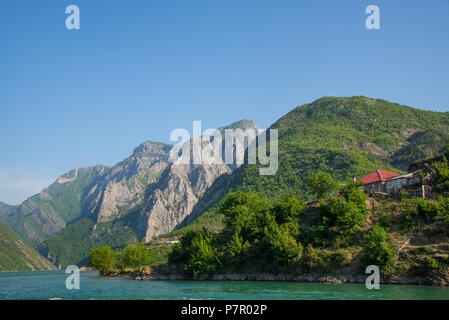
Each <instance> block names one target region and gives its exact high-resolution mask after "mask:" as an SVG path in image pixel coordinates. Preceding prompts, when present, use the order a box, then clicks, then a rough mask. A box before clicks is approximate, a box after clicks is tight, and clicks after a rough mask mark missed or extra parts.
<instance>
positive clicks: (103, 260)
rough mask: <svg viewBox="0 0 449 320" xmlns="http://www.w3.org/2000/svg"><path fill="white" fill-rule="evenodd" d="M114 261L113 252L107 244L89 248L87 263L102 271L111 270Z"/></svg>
mask: <svg viewBox="0 0 449 320" xmlns="http://www.w3.org/2000/svg"><path fill="white" fill-rule="evenodd" d="M115 262H116V255H115V252H114V251H113V250H112V249H111V248H110V247H108V246H103V247H99V248H92V249H91V250H90V257H89V264H90V265H91V266H92V267H94V268H95V269H97V270H98V271H100V272H102V273H104V272H109V271H112V270H113V269H114V265H115Z"/></svg>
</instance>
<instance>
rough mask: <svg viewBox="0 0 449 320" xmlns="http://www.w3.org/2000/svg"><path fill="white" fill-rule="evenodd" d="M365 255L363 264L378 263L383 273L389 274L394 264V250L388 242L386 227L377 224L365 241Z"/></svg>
mask: <svg viewBox="0 0 449 320" xmlns="http://www.w3.org/2000/svg"><path fill="white" fill-rule="evenodd" d="M363 248H364V255H363V257H362V260H361V266H362V267H363V268H365V267H366V266H368V265H376V266H378V267H379V269H380V271H381V272H382V273H383V274H389V273H390V272H391V269H392V266H393V264H394V251H393V248H392V247H391V246H390V245H389V244H388V235H387V232H386V231H385V229H384V228H382V227H381V226H379V225H375V226H374V227H373V228H372V229H371V230H370V231H369V232H368V233H367V234H366V235H365V238H364V242H363Z"/></svg>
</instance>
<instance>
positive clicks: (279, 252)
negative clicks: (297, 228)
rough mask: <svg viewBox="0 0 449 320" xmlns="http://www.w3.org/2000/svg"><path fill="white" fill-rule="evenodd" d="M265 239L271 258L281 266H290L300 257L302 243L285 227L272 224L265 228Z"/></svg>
mask: <svg viewBox="0 0 449 320" xmlns="http://www.w3.org/2000/svg"><path fill="white" fill-rule="evenodd" d="M265 241H267V243H268V248H269V251H270V253H271V255H272V256H273V258H274V259H275V260H276V262H278V263H279V264H280V265H281V266H282V267H287V268H288V267H290V266H291V265H292V264H294V263H296V262H298V261H299V259H301V255H302V245H301V243H298V242H297V241H296V239H295V238H294V237H293V236H292V235H291V234H290V233H289V230H288V228H287V227H284V226H272V227H270V228H266V229H265Z"/></svg>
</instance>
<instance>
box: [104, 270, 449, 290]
mask: <svg viewBox="0 0 449 320" xmlns="http://www.w3.org/2000/svg"><path fill="white" fill-rule="evenodd" d="M100 275H101V276H103V277H124V278H130V279H132V280H137V281H177V280H178V281H183V280H184V281H235V282H238V281H242V282H244V281H261V282H299V283H325V284H345V283H354V284H365V282H366V279H367V276H368V275H364V274H357V275H348V274H346V275H343V274H338V275H330V274H302V275H297V274H276V275H275V274H269V273H254V274H245V273H219V274H213V275H202V276H199V277H197V278H195V277H192V276H189V275H187V274H184V273H161V272H152V273H146V272H120V273H110V274H102V273H100ZM380 284H394V285H416V286H432V287H449V279H447V278H446V277H444V278H442V277H438V276H435V277H414V278H408V277H404V276H390V277H382V276H381V278H380Z"/></svg>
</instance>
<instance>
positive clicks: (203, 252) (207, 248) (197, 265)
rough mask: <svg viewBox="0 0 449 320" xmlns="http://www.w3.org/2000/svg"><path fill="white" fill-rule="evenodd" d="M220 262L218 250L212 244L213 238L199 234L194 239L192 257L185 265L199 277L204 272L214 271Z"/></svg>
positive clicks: (191, 249) (186, 268) (191, 247)
mask: <svg viewBox="0 0 449 320" xmlns="http://www.w3.org/2000/svg"><path fill="white" fill-rule="evenodd" d="M220 264H221V261H220V259H219V255H218V251H217V249H216V248H214V247H213V246H212V245H211V238H209V237H208V236H206V235H203V234H198V235H197V236H196V237H194V238H193V239H192V242H191V246H190V259H189V261H188V263H187V264H186V265H185V270H187V271H189V272H191V273H192V274H193V275H194V276H195V277H197V276H199V275H201V274H204V273H211V272H214V271H215V270H216V269H217V266H218V265H220Z"/></svg>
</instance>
